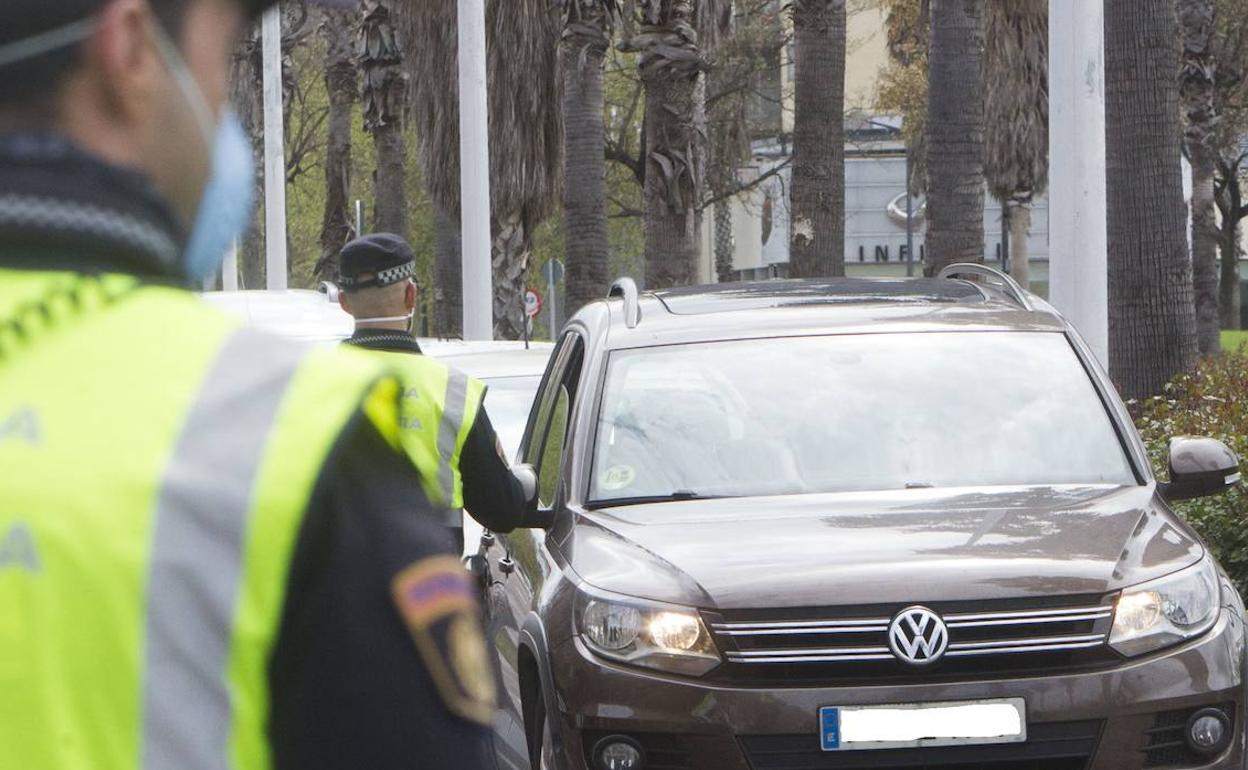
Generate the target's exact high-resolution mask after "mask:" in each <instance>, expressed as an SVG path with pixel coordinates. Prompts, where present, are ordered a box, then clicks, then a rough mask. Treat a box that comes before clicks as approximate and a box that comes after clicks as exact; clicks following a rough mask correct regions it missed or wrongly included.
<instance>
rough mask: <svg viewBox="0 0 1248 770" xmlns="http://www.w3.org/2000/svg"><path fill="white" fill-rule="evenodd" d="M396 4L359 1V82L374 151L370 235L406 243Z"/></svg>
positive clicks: (402, 79) (403, 80) (402, 82)
mask: <svg viewBox="0 0 1248 770" xmlns="http://www.w3.org/2000/svg"><path fill="white" fill-rule="evenodd" d="M400 7H402V6H401V5H400V4H399V3H396V2H395V0H362V10H363V18H362V23H361V25H360V52H359V63H360V72H361V73H362V74H363V76H364V93H363V103H364V127H365V128H367V129H368V131H369V133H370V134H372V135H373V144H374V145H375V146H376V148H377V168H376V171H375V172H374V185H373V191H374V195H375V199H374V203H373V227H374V229H376V230H378V231H381V232H387V233H395V234H396V235H400V236H402V237H404V238H406V237H407V140H406V139H405V138H404V136H403V118H404V115H405V113H406V108H407V91H408V88H407V73H406V72H405V71H404V69H403V60H404V47H403V41H402V37H401V35H400V32H399V19H398V18H397V13H396V11H397V10H398V9H399V8H400Z"/></svg>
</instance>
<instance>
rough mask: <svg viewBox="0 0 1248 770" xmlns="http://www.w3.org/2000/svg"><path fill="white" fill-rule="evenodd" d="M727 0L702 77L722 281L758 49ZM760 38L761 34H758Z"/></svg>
mask: <svg viewBox="0 0 1248 770" xmlns="http://www.w3.org/2000/svg"><path fill="white" fill-rule="evenodd" d="M735 10H736V9H735V7H734V3H733V2H732V0H726V1H725V2H722V3H721V4H720V7H719V9H718V16H717V18H716V20H715V26H716V36H717V37H718V39H719V40H721V41H723V45H721V46H719V47H718V50H717V51H716V53H715V61H714V62H712V66H711V71H710V72H709V73H708V75H707V91H708V94H707V99H706V101H707V122H708V126H707V135H708V140H709V145H710V146H709V147H708V148H707V166H706V183H707V187H709V188H710V189H709V192H710V194H711V200H710V202H709V205H710V206H711V207H712V212H713V217H714V220H713V225H712V231H711V232H712V237H713V245H712V250H711V253H712V254H713V255H714V261H715V278H716V280H717V281H719V282H720V283H727V282H729V281H731V280H732V278H733V269H734V263H735V256H736V255H735V253H734V252H735V243H734V241H733V232H732V229H733V228H732V206H733V202H734V195H735V194H736V193H737V192H738V191H739V190H740V187H741V184H740V181H739V180H738V178H737V172H738V170H739V169H740V168H741V165H742V163H744V162H745V161H746V160H747V159H748V158H749V157H750V135H749V126H748V122H747V110H748V108H749V102H748V100H749V96H750V94H751V90H750V87H749V84H751V83H753V82H754V81H755V80H756V75H755V74H754V70H755V68H756V66H757V65H756V62H757V61H758V59H759V58H761V57H760V53H761V50H762V48H763V46H762V45H760V42H763V41H762V40H759V39H757V34H755V35H750V34H749V32H750V29H749V27H748V26H746V25H748V24H749V22H750V20H749V19H748V18H746V19H743V20H742V21H743V25H742V26H743V27H745V29H737V28H736V19H735ZM764 40H765V38H764Z"/></svg>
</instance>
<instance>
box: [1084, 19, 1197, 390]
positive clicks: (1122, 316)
mask: <svg viewBox="0 0 1248 770" xmlns="http://www.w3.org/2000/svg"><path fill="white" fill-rule="evenodd" d="M1176 26H1177V23H1176V19H1175V12H1174V3H1173V0H1168V1H1164V2H1147V3H1142V2H1139V0H1106V2H1105V76H1106V77H1105V123H1106V131H1105V136H1106V141H1105V145H1106V178H1107V181H1108V184H1107V188H1108V191H1109V192H1108V199H1107V203H1108V210H1109V218H1108V228H1107V229H1108V233H1107V235H1108V237H1109V267H1108V272H1109V366H1110V375H1111V376H1112V377H1113V379H1114V382H1115V383H1116V384H1117V385H1118V388H1119V390H1120V391H1121V392H1122V394H1123V396H1124V397H1126V398H1140V397H1145V396H1151V395H1153V394H1156V393H1160V392H1161V390H1162V387H1163V386H1164V385H1165V384H1166V383H1167V382H1169V381H1170V379H1171V378H1172V377H1174V376H1175V375H1176V374H1178V373H1179V372H1182V371H1185V370H1187V369H1189V368H1190V367H1191V366H1192V365H1193V364H1194V363H1195V361H1196V357H1197V347H1196V313H1195V305H1194V303H1193V299H1192V264H1191V259H1190V257H1189V254H1188V248H1187V234H1186V232H1185V230H1186V227H1187V221H1186V220H1187V216H1186V213H1187V212H1186V206H1185V205H1184V202H1183V180H1182V174H1181V169H1180V165H1179V158H1180V149H1181V148H1180V128H1179V94H1178V80H1177V78H1176V77H1175V73H1176V72H1177V71H1178V58H1179V50H1178V30H1177V29H1176Z"/></svg>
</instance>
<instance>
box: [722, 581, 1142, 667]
mask: <svg viewBox="0 0 1248 770" xmlns="http://www.w3.org/2000/svg"><path fill="white" fill-rule="evenodd" d="M925 606H927V607H928V608H929V609H931V610H933V611H934V612H936V613H937V614H939V615H940V616H941V617H942V618H943V619H944V621H945V623H946V625H947V626H948V629H949V645H948V649H947V651H946V652H945V654H944V656H943V657H942V658H941V659H940V660H939V661H937V662H935V663H932V664H929V665H924V666H915V665H913V664H909V663H903V662H902V661H900V660H898V659H897V658H896V657H894V655H893V654H892V652H891V651H890V650H889V646H888V627H889V623H890V622H891V621H892V619H893V617H894V616H895V615H896V614H897V613H898V612H900V611H901V610H902V609H904V606H875V607H869V608H862V609H859V610H857V611H854V612H852V613H851V612H849V611H847V610H845V609H844V608H826V609H812V610H781V611H777V610H759V611H740V610H737V611H725V612H723V613H722V614H716V613H707V614H706V620H707V623H708V626H709V627H710V629H711V631H712V633H713V634H714V635H715V640H716V643H717V644H718V645H719V649H720V651H721V652H723V654H724V659H725V661H726V662H725V664H724V665H722V666H720V667H719V668H718V669H717V670H716V671H715V672H713V673H712V674H711V678H719V679H729V680H745V681H751V682H760V683H761V682H765V681H775V682H777V683H778V682H801V683H810V684H814V683H826V684H840V683H846V684H847V683H851V682H854V681H858V680H861V681H864V682H865V681H871V682H879V681H881V680H914V681H940V680H942V679H945V680H947V679H956V678H966V677H975V678H993V677H1000V676H1025V675H1029V674H1043V673H1051V672H1053V671H1062V670H1075V669H1082V668H1087V667H1095V666H1104V665H1107V664H1109V663H1113V662H1115V661H1117V660H1120V659H1119V658H1118V656H1117V655H1115V654H1114V653H1113V652H1112V651H1111V650H1110V649H1109V648H1108V647H1107V646H1106V644H1105V641H1106V638H1107V636H1108V635H1109V631H1110V627H1111V625H1112V624H1113V612H1114V608H1113V604H1112V597H1095V596H1094V597H1080V598H1076V599H1074V600H1070V599H1066V600H1027V601H1017V600H1013V601H1002V602H964V603H933V604H928V605H925Z"/></svg>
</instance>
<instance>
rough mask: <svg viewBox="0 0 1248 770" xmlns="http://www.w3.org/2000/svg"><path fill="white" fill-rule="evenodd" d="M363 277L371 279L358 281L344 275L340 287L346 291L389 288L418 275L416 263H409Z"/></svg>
mask: <svg viewBox="0 0 1248 770" xmlns="http://www.w3.org/2000/svg"><path fill="white" fill-rule="evenodd" d="M362 275H367V276H370V277H368V278H365V279H364V280H358V278H357V276H353V275H352V276H347V275H344V276H341V277H339V279H338V285H339V286H341V287H342V288H344V289H367V288H370V287H374V286H377V287H380V286H389V285H391V284H395V283H398V282H399V281H402V280H403V279H404V278H411V277H412V276H414V275H416V263H415V262H408V263H407V264H405V265H399V266H397V267H391V268H387V269H385V270H379V271H377V272H376V273H363V274H362Z"/></svg>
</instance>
